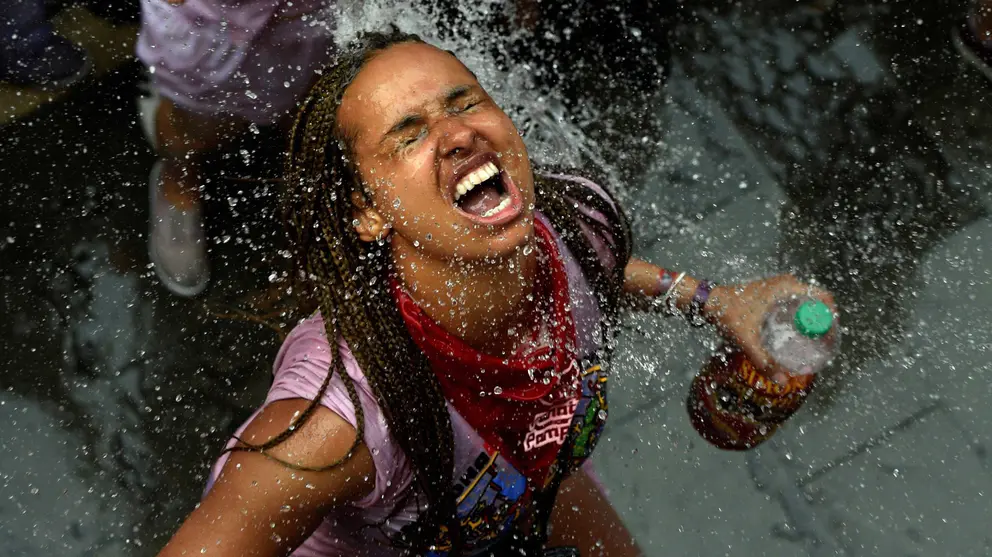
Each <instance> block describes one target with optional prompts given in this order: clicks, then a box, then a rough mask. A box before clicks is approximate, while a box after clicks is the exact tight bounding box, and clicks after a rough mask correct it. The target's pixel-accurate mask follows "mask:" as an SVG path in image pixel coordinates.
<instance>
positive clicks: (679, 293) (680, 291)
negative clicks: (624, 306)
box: [623, 257, 699, 312]
mask: <svg viewBox="0 0 992 557" xmlns="http://www.w3.org/2000/svg"><path fill="white" fill-rule="evenodd" d="M662 270H663V269H662V268H661V267H659V266H657V265H652V264H650V263H648V262H646V261H641V260H640V259H636V258H633V257H632V258H630V261H629V262H628V263H627V267H626V268H625V269H624V283H623V290H624V292H625V293H626V294H627V295H628V296H629V297H631V298H633V300H632V301H633V303H634V304H635V305H636V306H639V307H646V306H648V304H650V303H651V300H652V299H654V298H657V297H658V296H662V295H664V294H665V293H664V292H662V290H661V281H660V276H659V275H660V273H661V271H662ZM698 286H699V280H698V279H695V278H693V277H691V276H689V275H688V274H687V275H686V276H685V277H684V278H683V279H682V281H681V282H679V284H678V286H676V287H675V290H674V291H673V292H672V298H673V299H674V300H675V306H676V307H677V308H678V309H679V310H680V311H682V312H688V311H689V306H690V305H691V304H692V295H693V293H694V292H695V291H696V288H697V287H698Z"/></svg>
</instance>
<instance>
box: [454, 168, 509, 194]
mask: <svg viewBox="0 0 992 557" xmlns="http://www.w3.org/2000/svg"><path fill="white" fill-rule="evenodd" d="M497 174H499V169H498V168H496V165H495V164H493V163H491V162H487V163H486V164H484V165H482V166H480V167H479V168H477V169H475V170H473V171H472V172H470V173H469V175H468V176H466V177H464V178H462V181H461V182H458V185H457V186H455V200H456V201H457V200H458V198H459V197H461V196H463V195H465V194H466V193H468V192H470V191H472V188H474V187H475V186H478V185H479V184H481V183H482V182H485V181H486V180H488V179H490V178H492V177H493V176H495V175H497Z"/></svg>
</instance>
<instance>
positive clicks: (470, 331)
mask: <svg viewBox="0 0 992 557" xmlns="http://www.w3.org/2000/svg"><path fill="white" fill-rule="evenodd" d="M536 242H537V240H536V238H534V237H533V236H532V237H531V238H530V239H529V240H528V242H527V244H526V245H529V246H530V247H531V249H524V248H523V246H521V248H519V249H516V250H514V251H513V253H512V254H511V255H509V256H507V257H505V258H501V259H498V260H493V261H486V262H465V261H460V260H447V261H439V260H437V259H435V258H431V257H427V256H426V255H425V254H424V253H423V252H421V251H419V250H416V249H402V248H401V246H397V245H396V242H394V245H393V250H394V251H393V253H394V254H397V253H398V252H397V249H401V250H402V252H403V253H404V254H405V257H396V258H395V261H396V270H397V275H398V277H399V280H400V281H401V283H402V284H403V286H404V287H405V288H406V291H407V292H408V293H409V294H410V295H411V296H412V297H413V299H414V300H415V301H416V302H417V304H418V305H419V306H420V307H421V309H422V310H423V311H424V313H426V314H427V315H428V316H429V317H430V318H431V319H433V320H434V321H435V322H437V323H438V324H439V325H441V327H443V328H444V329H445V330H447V331H448V332H450V333H451V334H453V335H455V336H457V337H459V338H461V339H462V340H463V341H465V343H467V344H468V345H469V346H471V347H473V348H475V349H476V350H479V351H481V352H485V353H487V354H492V355H496V356H507V355H509V354H510V353H512V352H513V351H514V349H516V348H517V346H519V344H520V342H521V340H522V339H524V338H528V336H529V335H530V334H531V332H532V331H533V330H534V328H535V327H536V326H537V323H538V319H537V316H536V311H537V300H536V296H533V293H534V288H535V283H534V281H535V275H536V272H537V250H536V249H533V247H534V245H535V244H536Z"/></svg>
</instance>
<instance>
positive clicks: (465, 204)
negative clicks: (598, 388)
mask: <svg viewBox="0 0 992 557" xmlns="http://www.w3.org/2000/svg"><path fill="white" fill-rule="evenodd" d="M505 178H506V176H505V175H504V173H503V172H502V171H500V169H499V167H498V166H496V163H494V162H491V161H490V162H486V163H483V164H482V166H480V167H479V168H477V169H475V170H474V171H472V172H470V173H469V174H468V175H467V176H465V177H464V178H462V179H461V180H460V181H459V182H458V184H457V185H456V186H455V195H454V198H455V207H457V208H458V209H460V210H461V211H462V212H464V213H467V214H469V215H472V216H475V217H479V218H481V219H491V218H495V217H497V216H499V215H501V214H502V213H504V212H506V211H507V209H510V207H511V205H513V200H514V196H513V195H512V194H511V192H510V188H508V187H507V183H506V182H505V181H504V179H505Z"/></svg>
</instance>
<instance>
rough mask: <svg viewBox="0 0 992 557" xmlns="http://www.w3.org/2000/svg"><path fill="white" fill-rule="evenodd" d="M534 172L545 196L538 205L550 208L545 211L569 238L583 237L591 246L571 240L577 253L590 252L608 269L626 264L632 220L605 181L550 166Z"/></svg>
mask: <svg viewBox="0 0 992 557" xmlns="http://www.w3.org/2000/svg"><path fill="white" fill-rule="evenodd" d="M535 176H536V178H535V180H536V181H537V185H538V189H539V190H540V194H539V199H540V198H543V202H539V208H540V209H541V210H543V211H550V212H546V213H545V215H546V216H547V217H548V220H550V221H551V223H552V224H553V225H554V227H555V228H556V229H557V231H558V233H559V234H561V235H562V236H563V237H564V238H565V239H566V241H568V240H569V239H570V238H572V237H578V238H581V239H583V240H584V244H585V246H587V247H588V248H591V249H580V248H581V246H580V245H578V244H576V243H575V242H574V241H569V244H570V247H571V248H572V249H573V251H576V255H578V256H579V257H580V258H581V257H582V256H583V255H584V254H588V255H589V256H591V257H592V258H593V259H595V260H597V261H598V262H599V263H600V264H602V265H603V267H605V270H608V271H612V270H615V269H617V268H618V267H622V266H623V264H626V260H627V259H629V257H630V250H631V247H632V245H631V244H632V238H631V232H630V224H629V222H628V221H627V217H626V215H625V214H624V212H623V209H622V207H621V206H620V204H619V202H618V201H617V199H616V198H615V197H614V196H613V194H612V193H611V192H610V190H609V189H608V188H607V187H606V186H604V185H603V184H604V182H603V181H601V180H595V179H590V178H588V177H586V176H582V175H579V174H578V173H576V172H574V171H563V170H549V171H546V172H541V173H539V174H536V175H535ZM562 202H564V203H562ZM553 213H558V214H557V215H555V214H553ZM573 231H574V232H578V233H579V234H573Z"/></svg>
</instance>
